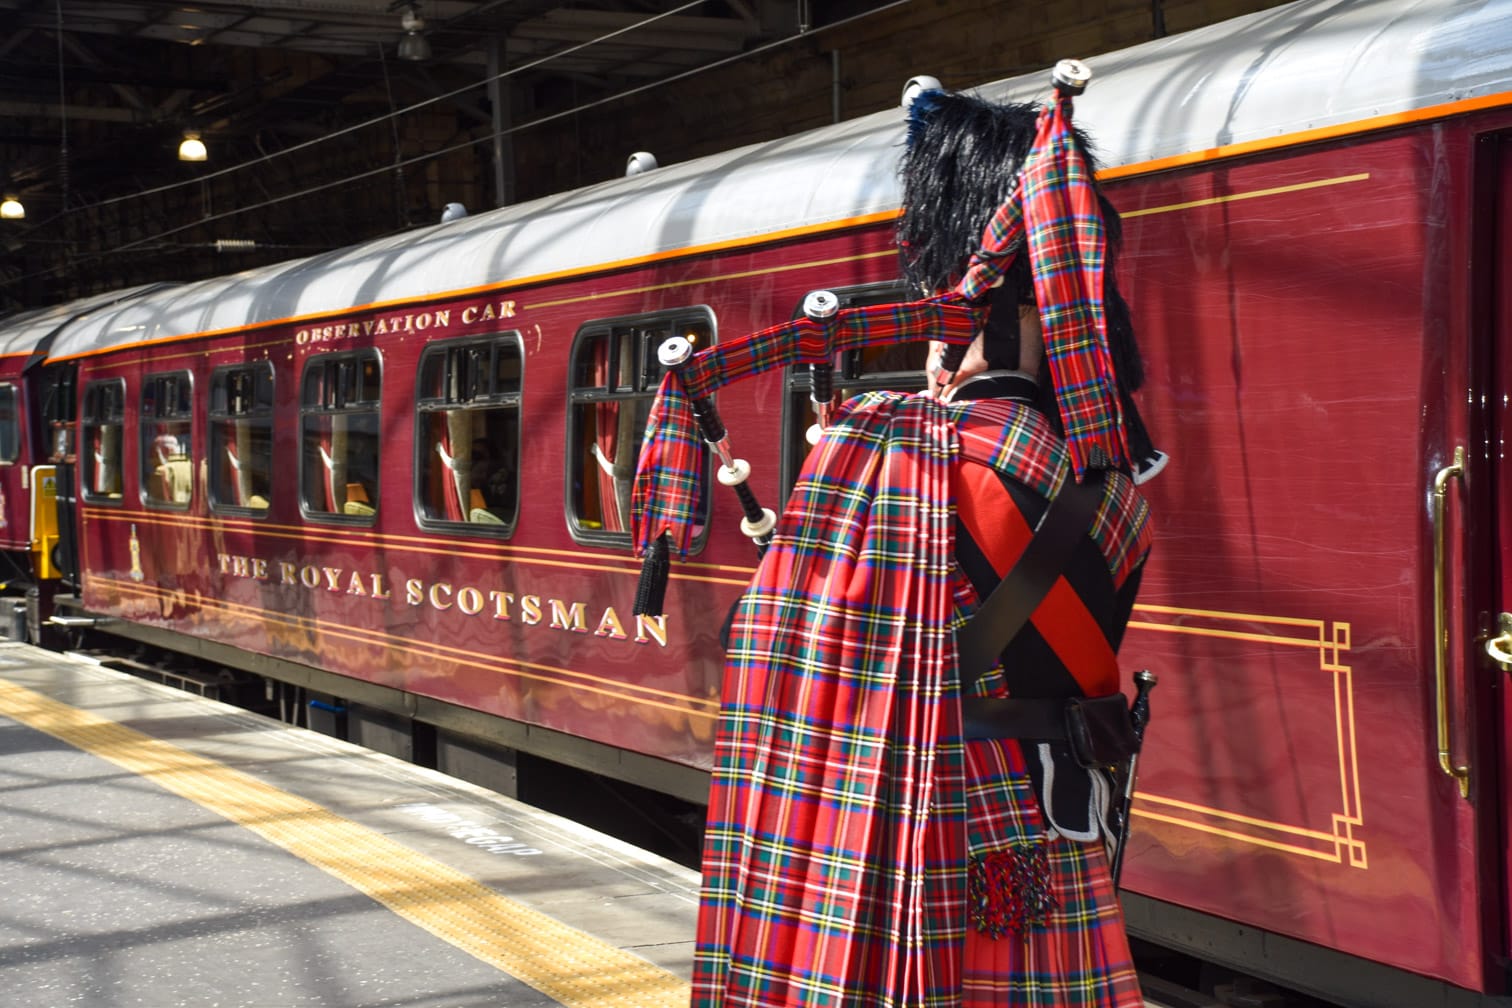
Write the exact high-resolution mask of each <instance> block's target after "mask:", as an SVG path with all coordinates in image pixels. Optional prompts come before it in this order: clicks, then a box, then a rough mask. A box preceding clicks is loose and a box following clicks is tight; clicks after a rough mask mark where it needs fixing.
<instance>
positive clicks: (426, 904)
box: [0, 680, 689, 1008]
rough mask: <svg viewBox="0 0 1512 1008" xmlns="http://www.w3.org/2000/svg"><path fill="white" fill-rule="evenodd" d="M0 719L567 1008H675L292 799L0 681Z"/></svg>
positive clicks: (676, 993) (555, 934)
mask: <svg viewBox="0 0 1512 1008" xmlns="http://www.w3.org/2000/svg"><path fill="white" fill-rule="evenodd" d="M0 713H3V714H5V715H6V716H7V717H10V718H12V719H14V720H16V721H19V722H21V723H22V724H25V725H27V726H28V727H30V728H34V729H36V730H37V731H41V732H45V733H46V734H48V735H51V736H53V737H54V738H57V739H61V740H62V741H64V742H66V743H68V744H69V745H71V746H74V747H76V748H78V749H81V750H83V751H84V752H87V753H90V754H91V755H93V756H98V757H99V758H101V759H104V760H107V761H109V762H111V763H114V764H115V765H117V766H119V767H122V768H123V769H125V770H127V771H129V772H131V773H133V774H136V775H137V776H140V777H144V778H146V779H148V780H151V781H153V782H154V783H156V784H158V785H159V786H160V787H162V788H164V789H165V790H167V791H170V792H172V793H174V794H176V795H179V796H180V797H183V798H187V799H188V800H189V801H192V802H194V803H195V804H196V805H199V806H201V807H203V808H206V809H209V810H210V811H212V812H215V813H216V814H218V815H221V816H224V817H225V818H226V819H229V820H230V821H231V822H233V823H236V824H237V825H238V826H242V827H245V828H246V829H249V830H251V831H252V832H254V833H257V834H259V835H260V836H262V837H264V838H265V839H267V840H268V841H270V842H271V843H273V844H276V845H277V846H279V847H282V848H283V849H284V850H286V851H288V852H289V853H291V854H293V855H294V856H295V857H298V858H299V859H301V860H302V861H305V862H307V863H309V864H312V865H314V866H315V867H317V868H319V869H321V870H322V871H324V872H327V873H328V874H330V875H332V876H334V877H336V878H338V879H340V880H341V881H343V882H345V883H346V884H348V885H350V886H352V887H353V888H354V889H356V890H357V891H359V892H361V893H364V894H365V895H367V896H370V897H372V898H373V899H375V900H377V901H378V902H379V903H382V904H383V905H384V906H386V907H388V908H389V909H390V910H392V911H393V912H394V913H396V914H398V915H399V916H401V917H403V918H405V919H406V920H408V921H410V922H411V923H413V924H415V925H417V926H419V927H421V928H424V929H425V930H426V931H429V932H430V933H431V934H433V935H435V936H436V937H438V938H440V939H442V940H443V941H445V942H448V943H450V944H451V945H453V946H455V947H457V948H458V949H461V950H462V951H463V952H466V953H468V954H469V955H471V956H474V957H475V958H477V959H479V960H481V961H483V962H485V963H488V964H489V965H490V966H493V967H494V968H495V969H498V970H501V971H503V972H505V973H508V974H509V975H510V976H512V977H514V978H516V979H517V980H519V981H521V982H522V983H525V984H527V985H529V986H531V987H533V988H535V989H536V990H538V991H540V992H541V993H543V994H546V995H547V996H549V997H551V998H554V999H555V1000H557V1001H558V1002H560V1003H561V1004H562V1005H564V1006H567V1008H683V1006H685V1005H687V1003H688V994H689V990H688V985H687V983H686V982H684V981H683V980H682V979H681V978H679V977H678V976H676V975H675V974H672V973H669V972H667V971H666V970H664V969H661V968H660V967H658V966H655V965H653V964H651V963H649V962H647V961H646V960H644V959H641V958H640V957H639V956H635V955H633V954H631V953H629V952H625V951H623V950H621V949H618V948H615V947H614V946H612V945H608V944H605V943H604V942H602V941H599V940H598V939H596V938H594V937H592V936H591V935H588V934H585V933H584V932H582V931H578V930H576V929H574V928H570V927H568V926H567V925H565V924H562V923H561V922H560V921H556V920H553V919H552V918H551V917H548V916H546V915H545V914H543V913H540V912H539V911H536V910H532V909H531V908H529V907H527V906H525V905H524V904H521V903H518V902H516V901H515V900H512V899H509V898H508V897H505V896H501V895H499V894H498V893H496V892H494V891H493V890H492V889H489V888H488V887H487V886H485V885H483V884H482V883H480V882H478V881H477V880H476V879H473V878H471V877H470V876H468V875H467V874H465V873H464V872H460V871H458V870H456V869H455V868H451V867H449V866H447V865H444V864H442V863H440V862H439V861H435V860H432V859H431V858H428V857H425V856H423V855H421V854H418V853H416V852H415V851H413V850H410V849H409V848H408V847H405V846H403V845H401V844H399V843H396V842H394V841H393V840H390V839H389V838H388V837H386V836H384V835H383V834H381V833H378V832H376V831H374V830H371V829H368V828H367V827H366V826H361V825H359V824H357V823H354V822H352V821H351V820H348V819H343V818H342V817H340V816H338V815H336V814H334V813H332V812H330V811H328V810H327V809H325V808H324V807H322V806H320V805H317V804H315V803H314V802H311V801H308V800H306V799H304V798H301V797H299V796H298V795H293V794H290V793H289V792H287V791H283V790H280V789H278V788H275V787H273V786H272V785H269V784H265V783H263V782H262V781H259V780H257V779H256V778H253V777H251V776H249V775H247V774H245V773H242V772H241V771H239V770H233V769H231V768H230V767H227V766H224V765H223V764H220V763H217V762H215V761H214V760H210V759H205V758H204V757H202V756H198V755H195V754H194V753H191V752H188V751H187V750H184V749H180V748H179V747H178V746H174V745H171V744H169V743H167V742H163V741H162V740H160V739H155V738H152V737H151V736H149V735H144V734H143V733H141V732H139V731H136V730H135V729H132V728H127V727H125V726H124V725H119V724H116V723H115V722H113V721H110V720H107V719H105V718H102V717H99V716H97V715H95V714H91V713H89V712H88V711H83V710H79V709H78V708H76V707H70V706H69V705H67V704H64V703H61V702H60V701H57V700H53V699H52V698H50V697H47V696H44V695H43V694H41V693H37V692H35V691H33V690H30V689H27V688H26V687H24V686H19V685H17V684H15V683H11V682H7V681H5V680H0Z"/></svg>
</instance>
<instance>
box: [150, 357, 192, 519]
mask: <svg viewBox="0 0 1512 1008" xmlns="http://www.w3.org/2000/svg"><path fill="white" fill-rule="evenodd" d="M137 402H138V403H139V406H140V408H139V409H138V411H137V451H138V459H139V461H140V465H139V466H138V467H137V475H138V485H137V495H138V497H139V498H140V499H141V502H142V505H143V506H144V507H147V508H151V509H153V510H155V511H188V510H189V509H190V508H191V507H192V506H193V505H194V500H195V496H196V493H197V491H198V490H199V477H198V464H197V460H196V458H195V454H194V374H193V372H191V371H189V370H187V369H176V370H173V371H157V372H154V373H152V374H149V375H147V376H146V377H144V378H143V379H142V387H141V390H140V392H139V394H138V395H137ZM164 426H171V427H173V428H174V429H175V431H178V432H179V433H172V434H167V435H165V434H164V433H163V432H162V430H161V428H162V427H164ZM164 436H167V437H173V438H174V439H175V440H176V442H177V448H176V449H175V450H174V451H173V452H172V453H170V454H169V455H167V456H162V455H159V454H158V451H157V440H158V438H160V437H164ZM160 481H162V482H161V485H162V486H163V488H164V493H163V494H162V495H159V494H157V493H154V492H153V488H154V487H155V486H157V485H159V483H160ZM184 485H187V488H188V496H186V497H184V498H183V499H182V500H177V499H174V497H173V496H172V495H173V489H172V487H173V486H184Z"/></svg>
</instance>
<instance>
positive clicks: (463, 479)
mask: <svg viewBox="0 0 1512 1008" xmlns="http://www.w3.org/2000/svg"><path fill="white" fill-rule="evenodd" d="M444 415H445V418H446V422H445V423H444V424H441V425H439V426H438V429H437V431H436V444H435V448H436V454H437V455H439V456H440V457H441V503H442V505H443V507H444V509H445V512H446V520H447V521H461V520H462V500H463V498H464V497H465V496H466V495H467V490H468V488H467V483H468V481H469V476H470V470H469V466H470V465H471V464H472V460H471V459H469V458H466V457H463V458H458V457H457V456H456V455H454V454H453V453H452V445H454V444H459V443H460V444H462V445H464V446H467V447H468V448H469V449H470V448H471V442H472V438H471V437H470V436H469V435H468V433H467V432H466V431H464V430H462V429H461V427H460V424H461V423H462V422H464V421H466V420H467V419H468V417H467V415H466V414H465V413H463V412H462V411H461V410H453V411H451V412H448V413H446V414H444Z"/></svg>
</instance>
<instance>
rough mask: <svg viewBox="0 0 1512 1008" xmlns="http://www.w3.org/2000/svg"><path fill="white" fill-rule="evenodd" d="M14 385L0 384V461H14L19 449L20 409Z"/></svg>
mask: <svg viewBox="0 0 1512 1008" xmlns="http://www.w3.org/2000/svg"><path fill="white" fill-rule="evenodd" d="M20 405H21V404H20V400H19V398H18V397H17V395H16V386H14V385H10V384H0V462H14V461H16V456H17V455H18V454H19V452H20V449H21V410H20Z"/></svg>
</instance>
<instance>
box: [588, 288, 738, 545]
mask: <svg viewBox="0 0 1512 1008" xmlns="http://www.w3.org/2000/svg"><path fill="white" fill-rule="evenodd" d="M692 330H699V333H698V335H699V341H698V342H696V343H695V347H696V348H697V349H703V348H704V347H707V346H713V345H714V344H715V343H716V342H717V341H718V338H719V327H718V323H717V321H716V319H715V315H714V310H713V309H712V308H710V307H709V306H708V305H702V304H700V305H687V306H684V307H678V308H671V309H665V310H662V311H655V312H644V313H641V314H636V315H620V316H614V317H611V318H601V319H592V320H590V321H587V322H584V323H582V324H581V325H580V326H579V327H578V331H577V333H576V334H575V335H574V337H573V340H572V348H571V351H570V353H569V354H568V358H567V360H568V364H567V376H566V378H567V417H566V423H565V425H564V427H565V437H566V443H565V445H564V446H563V451H562V458H563V460H564V463H565V465H564V471H563V474H562V517H563V520H564V521H565V522H566V524H567V531H568V534H569V535H571V536H572V539H573V541H574V542H577V543H580V544H582V545H585V546H610V547H622V548H628V547H629V546H630V545H631V543H630V531H629V515H628V513H626V514H625V515H624V526H625V527H624V529H623V530H609V529H605V528H603V527H602V525H601V524H600V525H595V524H594V523H593V521H592V520H591V518H590V517H589V516H586V515H584V514H582V513H581V512H580V509H579V501H580V497H586V491H585V492H584V493H583V494H582V495H580V494H579V492H578V474H579V471H580V470H582V469H583V468H584V467H585V461H584V459H583V458H582V456H583V455H584V454H585V452H584V451H583V450H582V449H581V447H580V446H581V444H582V439H583V437H584V436H585V435H584V434H583V433H582V432H581V431H580V429H579V428H580V424H579V420H578V414H579V411H580V410H581V409H583V408H585V407H591V406H595V405H599V404H603V403H611V402H613V403H628V404H632V405H633V406H634V407H635V408H636V410H637V411H638V413H640V414H641V415H642V418H641V422H640V423H638V424H637V423H635V422H634V421H633V420H631V421H630V422H629V423H628V424H627V425H626V426H628V428H629V429H630V430H633V431H635V438H636V440H635V450H634V455H635V457H636V458H638V457H639V455H640V447H641V445H642V444H643V443H644V441H645V423H644V416H643V414H644V413H645V412H648V411H649V410H650V408H651V403H652V402H653V401H654V400H655V398H656V393H657V390H658V389H659V388H660V387H661V380H662V376H663V375H664V374H665V373H666V370H667V369H666V368H664V367H663V366H662V365H661V362H660V361H659V360H657V357H656V351H657V348H658V347H659V346H660V345H661V342H662V341H663V340H664V339H666V338H667V337H668V336H671V335H673V334H674V333H685V332H688V331H692ZM626 337H629V339H630V341H631V343H632V348H633V357H632V359H631V360H630V361H628V362H627V361H625V360H624V359H623V357H622V355H621V352H620V351H621V347H622V343H623V340H624V339H625V338H626ZM600 338H603V339H605V340H606V343H605V346H606V356H607V359H606V361H605V362H604V365H603V366H604V370H605V372H606V378H605V380H604V381H602V382H598V383H591V382H589V381H586V380H583V379H584V375H583V370H584V367H585V365H586V364H588V362H585V361H583V360H582V359H581V358H582V356H583V354H584V351H585V348H587V347H591V346H592V345H593V343H594V341H595V340H598V339H600ZM642 406H644V409H641V407H642ZM701 461H702V463H703V465H704V467H705V468H704V474H705V477H706V478H704V479H703V480H701V481H700V485H701V486H702V487H703V493H702V498H701V500H700V501H699V502H698V504H697V505H696V509H697V512H698V515H699V516H700V517H701V519H702V520H701V522H699V521H698V519H695V522H696V524H695V527H694V534H693V537H692V540H691V542H690V543H689V546H688V552H689V554H690V555H692V554H695V553H698V552H701V551H702V550H703V547H704V543H705V542H706V541H707V540H708V516H709V514H710V509H711V500H712V495H711V493H710V490H709V484H710V483H711V482H712V472H711V470H710V462H709V453H708V452H707V451H706V452H703V453H702V457H701ZM630 462H631V465H632V471H633V465H634V462H635V458H632V459H630ZM602 490H603V488H600V492H601V493H602ZM622 510H624V509H622Z"/></svg>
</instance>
